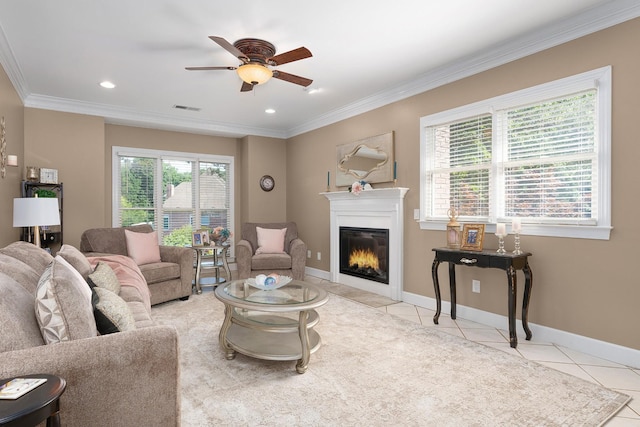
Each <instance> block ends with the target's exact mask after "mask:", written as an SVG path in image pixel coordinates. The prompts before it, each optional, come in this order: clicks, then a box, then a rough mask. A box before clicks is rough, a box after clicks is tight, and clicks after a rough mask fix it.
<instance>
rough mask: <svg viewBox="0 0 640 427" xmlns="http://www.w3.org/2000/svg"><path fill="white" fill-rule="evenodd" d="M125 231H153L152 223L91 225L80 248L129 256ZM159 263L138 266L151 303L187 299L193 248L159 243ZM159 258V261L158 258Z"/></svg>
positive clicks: (93, 253)
mask: <svg viewBox="0 0 640 427" xmlns="http://www.w3.org/2000/svg"><path fill="white" fill-rule="evenodd" d="M125 230H129V231H132V232H134V233H154V231H153V229H152V228H151V226H150V225H147V224H143V225H135V226H131V227H115V228H92V229H89V230H86V231H85V232H84V233H82V236H81V238H80V251H82V252H83V253H84V254H85V255H86V256H94V257H95V256H102V255H112V254H116V255H126V256H130V255H132V254H130V253H129V250H128V247H127V237H126V235H125ZM159 252H160V262H151V263H144V264H141V265H139V267H140V271H142V274H143V275H144V278H145V279H146V281H147V285H148V286H149V291H150V292H151V305H155V304H159V303H161V302H165V301H170V300H173V299H177V298H182V299H187V298H189V295H191V288H192V285H193V277H194V270H193V256H194V254H193V251H192V250H191V249H189V248H184V247H177V246H163V245H159ZM156 261H157V260H156Z"/></svg>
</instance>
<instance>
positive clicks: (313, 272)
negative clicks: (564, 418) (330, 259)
mask: <svg viewBox="0 0 640 427" xmlns="http://www.w3.org/2000/svg"><path fill="white" fill-rule="evenodd" d="M304 273H305V274H307V275H309V276H313V277H318V278H320V279H324V280H329V281H331V273H330V272H328V271H324V270H318V269H317V268H312V267H305V268H304Z"/></svg>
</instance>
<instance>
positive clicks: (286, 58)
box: [268, 47, 313, 65]
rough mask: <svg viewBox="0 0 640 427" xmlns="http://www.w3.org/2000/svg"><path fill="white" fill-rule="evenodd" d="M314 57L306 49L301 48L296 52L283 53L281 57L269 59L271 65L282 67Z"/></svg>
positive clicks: (295, 50)
mask: <svg viewBox="0 0 640 427" xmlns="http://www.w3.org/2000/svg"><path fill="white" fill-rule="evenodd" d="M312 56H313V55H312V54H311V52H310V51H309V49H307V48H306V47H299V48H297V49H294V50H290V51H289V52H285V53H281V54H280V55H276V56H274V57H272V58H269V59H268V61H269V64H270V65H282V64H286V63H288V62H293V61H299V60H301V59H305V58H310V57H312Z"/></svg>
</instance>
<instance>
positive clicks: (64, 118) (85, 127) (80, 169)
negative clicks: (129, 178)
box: [24, 108, 105, 246]
mask: <svg viewBox="0 0 640 427" xmlns="http://www.w3.org/2000/svg"><path fill="white" fill-rule="evenodd" d="M24 122H25V131H24V153H25V155H24V158H25V159H24V161H25V164H26V165H28V166H37V167H44V168H51V169H57V170H58V181H59V182H62V183H63V184H64V205H63V207H64V211H63V227H64V229H63V231H64V237H63V241H64V243H70V244H72V245H75V246H78V245H79V244H80V235H81V233H82V231H84V230H85V229H87V228H90V227H93V226H95V224H103V223H104V206H103V200H104V191H105V181H104V179H105V174H104V154H103V153H104V149H103V145H104V120H103V119H102V118H100V117H94V116H85V115H81V114H71V113H61V112H57V111H48V110H39V109H34V108H25V113H24Z"/></svg>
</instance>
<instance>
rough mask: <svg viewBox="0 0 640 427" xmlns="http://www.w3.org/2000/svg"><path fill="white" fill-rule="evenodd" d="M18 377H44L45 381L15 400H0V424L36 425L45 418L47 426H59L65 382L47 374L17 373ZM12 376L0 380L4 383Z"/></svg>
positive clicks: (10, 426) (14, 425) (13, 425)
mask: <svg viewBox="0 0 640 427" xmlns="http://www.w3.org/2000/svg"><path fill="white" fill-rule="evenodd" d="M18 377H19V378H46V379H47V382H45V383H44V384H42V385H40V386H38V387H36V388H35V389H33V390H31V391H30V392H28V393H27V394H25V395H24V396H20V397H19V398H17V399H15V400H4V399H3V400H0V426H3V427H4V426H7V427H26V426H36V425H38V424H40V423H41V422H42V421H44V420H47V427H60V402H59V399H60V396H62V393H64V390H65V387H66V386H67V383H66V381H65V380H63V379H62V378H60V377H56V376H55V375H49V374H35V375H19V376H18ZM12 379H13V378H6V379H3V380H0V384H4V383H6V382H7V381H10V380H12Z"/></svg>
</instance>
